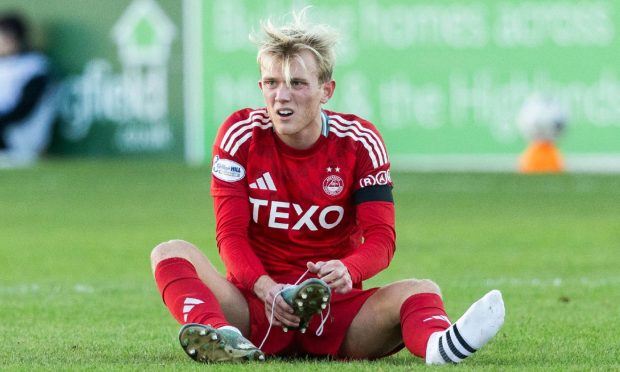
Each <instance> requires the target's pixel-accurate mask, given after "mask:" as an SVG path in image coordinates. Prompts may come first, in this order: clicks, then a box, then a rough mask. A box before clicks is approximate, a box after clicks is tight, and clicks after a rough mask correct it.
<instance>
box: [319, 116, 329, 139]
mask: <svg viewBox="0 0 620 372" xmlns="http://www.w3.org/2000/svg"><path fill="white" fill-rule="evenodd" d="M321 120H322V121H323V125H322V127H321V135H323V137H327V135H329V116H327V114H326V113H325V111H321Z"/></svg>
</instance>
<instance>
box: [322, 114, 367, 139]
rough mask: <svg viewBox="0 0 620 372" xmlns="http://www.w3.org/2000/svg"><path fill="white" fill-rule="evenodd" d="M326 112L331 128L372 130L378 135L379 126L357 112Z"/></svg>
mask: <svg viewBox="0 0 620 372" xmlns="http://www.w3.org/2000/svg"><path fill="white" fill-rule="evenodd" d="M325 114H326V115H327V117H328V118H329V124H330V130H331V129H332V128H333V129H334V130H336V131H338V130H355V129H357V130H363V131H372V132H374V133H376V134H377V135H378V134H379V131H378V130H377V127H376V126H375V125H374V124H373V123H371V122H370V121H369V120H366V119H364V118H362V117H360V116H357V115H355V114H346V113H342V112H336V111H330V110H325Z"/></svg>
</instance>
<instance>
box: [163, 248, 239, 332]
mask: <svg viewBox="0 0 620 372" xmlns="http://www.w3.org/2000/svg"><path fill="white" fill-rule="evenodd" d="M155 281H156V282H157V288H159V293H161V297H162V299H163V300H164V304H166V306H167V307H168V310H170V313H171V314H172V316H173V317H174V318H175V319H176V320H177V321H178V322H179V323H181V324H186V323H200V324H210V325H211V326H212V327H215V328H218V327H222V326H226V325H229V323H228V321H227V320H226V318H225V317H224V313H223V312H222V308H221V307H220V304H219V302H218V301H217V298H215V295H214V294H213V292H211V290H210V289H209V288H208V287H207V286H206V285H205V284H204V283H203V281H202V280H200V278H199V277H198V273H196V268H194V265H192V264H191V263H190V262H189V261H187V260H186V259H183V258H180V257H173V258H168V259H165V260H162V261H160V262H159V263H158V264H157V267H156V268H155Z"/></svg>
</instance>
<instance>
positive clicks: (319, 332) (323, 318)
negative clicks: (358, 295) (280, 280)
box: [258, 270, 331, 350]
mask: <svg viewBox="0 0 620 372" xmlns="http://www.w3.org/2000/svg"><path fill="white" fill-rule="evenodd" d="M309 271H310V270H306V272H305V273H303V274H302V275H301V276H300V277H299V279H297V281H296V282H295V283H294V284H292V285H290V284H289V285H286V286H285V287H284V288H282V289H281V290H279V291H278V293H276V295H275V296H273V301H272V302H271V315H270V316H269V328H267V333H266V334H265V337H264V338H263V342H261V343H260V346H259V347H258V348H259V349H260V350H262V349H263V345H265V342H266V341H267V338H268V337H269V333H271V328H272V327H273V318H274V316H275V306H276V300H277V299H278V296H279V295H281V294H282V292H284V291H285V290H286V289H287V288H289V287H292V286H294V285H297V284H299V282H301V280H302V279H303V278H304V277H305V276H306V275H308V272H309ZM330 310H331V301H330V303H328V304H327V314H326V315H323V312H322V311H321V324H320V325H319V327H318V328H317V329H316V332H315V333H314V334H315V335H317V336H321V335H322V334H323V330H324V329H325V328H324V326H325V323H326V322H327V319H328V318H329V312H330Z"/></svg>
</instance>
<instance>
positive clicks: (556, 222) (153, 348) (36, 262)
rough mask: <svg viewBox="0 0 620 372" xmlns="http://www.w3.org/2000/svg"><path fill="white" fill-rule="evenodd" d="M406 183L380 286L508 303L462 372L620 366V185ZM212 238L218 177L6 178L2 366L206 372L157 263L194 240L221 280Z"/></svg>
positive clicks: (575, 179) (418, 364)
mask: <svg viewBox="0 0 620 372" xmlns="http://www.w3.org/2000/svg"><path fill="white" fill-rule="evenodd" d="M393 179H394V181H395V183H396V187H395V189H394V195H395V200H396V209H397V235H398V243H397V245H398V248H397V253H396V256H395V258H394V261H393V263H392V265H391V266H390V267H389V268H388V269H387V270H386V271H384V272H383V273H381V274H380V275H378V276H377V277H375V278H373V279H371V280H370V281H368V282H367V284H368V285H381V284H385V283H389V282H392V281H395V280H398V279H402V278H408V277H417V278H422V277H427V278H431V279H434V280H435V281H436V282H437V283H438V284H439V285H440V286H441V287H442V289H443V294H444V298H445V302H446V310H447V311H448V314H449V315H450V316H451V317H452V318H453V319H456V318H458V316H460V315H461V314H462V313H463V312H464V311H465V310H466V309H467V307H468V306H469V305H470V304H471V303H472V302H473V301H475V300H476V299H477V298H479V297H480V296H482V295H483V294H484V293H486V292H487V291H488V290H490V289H493V288H499V289H501V290H502V292H503V295H504V300H505V302H506V324H505V325H504V327H503V328H502V330H501V331H500V333H499V334H498V336H497V337H496V338H495V339H493V340H492V341H491V342H490V343H489V344H488V345H487V346H486V347H485V348H484V349H482V350H481V351H479V352H478V353H477V354H476V355H475V356H474V357H472V358H470V359H469V360H467V361H466V362H465V363H463V364H461V365H458V366H457V367H447V368H459V369H461V370H545V371H546V370H591V369H600V370H609V369H618V368H620V362H619V361H618V355H620V345H619V344H618V342H617V340H618V336H617V335H618V334H620V323H619V322H618V319H619V318H620V271H619V270H618V268H619V267H620V218H619V215H620V213H619V212H620V176H617V175H614V176H605V175H555V176H519V175H513V174H434V173H411V174H403V173H396V174H394V175H393ZM213 229H214V221H213V212H212V208H211V201H210V197H209V169H208V168H188V167H185V166H183V165H181V164H175V163H168V162H155V161H148V162H147V161H143V162H142V161H134V162H125V161H110V160H108V161H92V160H91V161H83V160H80V161H47V162H44V163H42V164H40V165H38V166H37V167H35V168H32V169H23V170H3V171H0V237H1V239H0V262H2V268H1V271H0V300H1V304H0V310H1V312H0V329H1V332H2V343H1V344H0V356H1V361H0V368H6V369H21V370H32V369H49V370H59V369H62V370H66V369H104V370H107V369H113V370H117V369H129V370H135V369H147V368H153V367H162V368H165V369H188V368H189V369H202V368H204V366H203V365H200V364H197V363H195V362H193V361H191V360H190V359H189V358H187V357H186V356H185V355H184V353H183V351H182V350H181V348H180V347H179V346H178V344H177V341H176V333H177V331H178V328H179V327H178V325H177V324H176V322H175V321H174V320H173V319H172V318H171V317H170V316H169V315H168V313H167V310H166V309H165V307H164V306H163V305H162V303H161V301H160V299H159V297H158V293H157V290H156V288H155V285H154V282H153V280H152V276H151V271H150V267H149V260H148V255H149V252H150V250H151V248H152V247H153V246H155V245H156V244H157V243H159V242H161V241H164V240H168V239H172V238H181V239H186V240H189V241H192V242H193V243H195V244H197V245H198V246H200V247H202V248H203V250H204V251H205V252H206V253H207V254H208V256H209V257H211V258H212V259H213V261H214V262H215V263H216V265H217V266H218V267H219V268H220V269H221V268H222V265H221V262H220V261H219V259H218V258H217V253H216V249H215V248H214V233H213ZM369 342H372V340H369ZM233 368H234V369H246V370H255V369H261V370H262V369H268V370H276V371H277V370H281V371H289V370H291V369H295V370H299V371H303V370H308V371H318V370H321V371H324V370H343V371H358V370H369V371H370V370H372V371H374V370H409V369H411V368H425V366H424V364H423V363H422V361H421V360H419V359H416V358H414V357H412V356H410V355H409V354H408V353H407V352H406V351H403V352H400V353H399V354H397V355H394V356H392V357H389V358H386V359H382V360H378V361H373V362H328V361H320V360H319V361H317V360H301V361H285V360H284V361H283V360H278V359H272V360H270V361H268V362H267V363H265V364H261V365H243V366H238V365H237V366H230V365H219V366H209V369H214V370H228V369H233ZM432 368H437V367H432ZM440 368H441V367H440Z"/></svg>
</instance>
